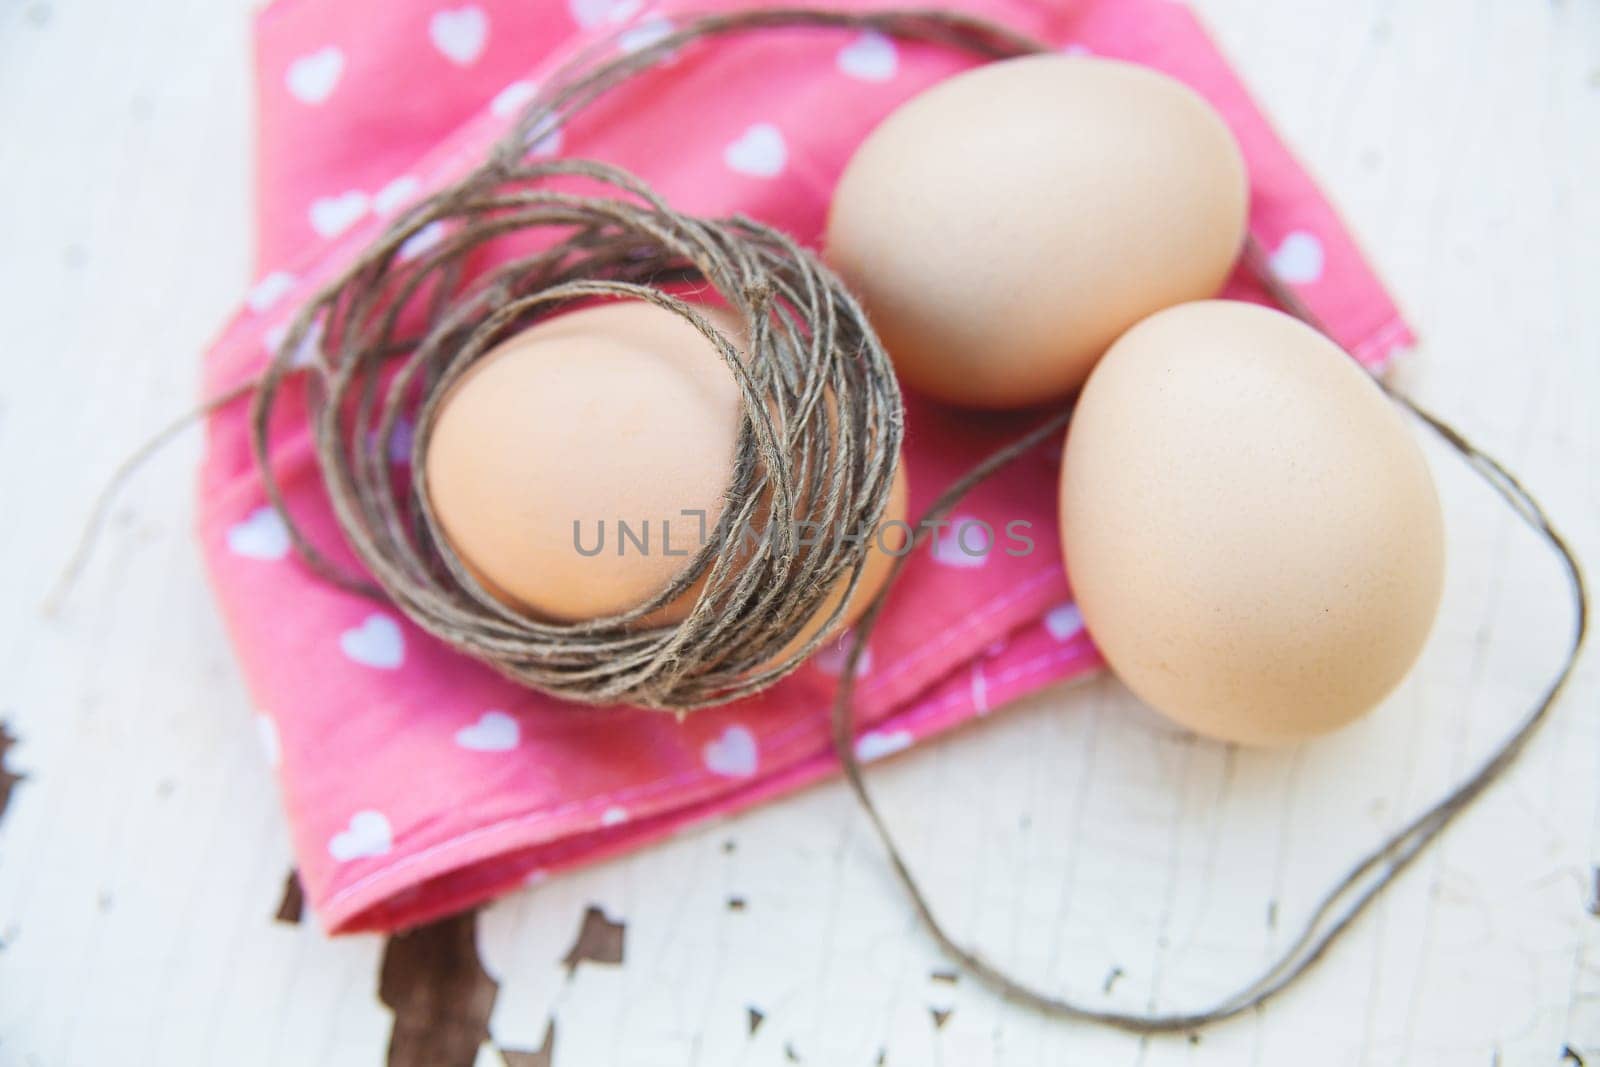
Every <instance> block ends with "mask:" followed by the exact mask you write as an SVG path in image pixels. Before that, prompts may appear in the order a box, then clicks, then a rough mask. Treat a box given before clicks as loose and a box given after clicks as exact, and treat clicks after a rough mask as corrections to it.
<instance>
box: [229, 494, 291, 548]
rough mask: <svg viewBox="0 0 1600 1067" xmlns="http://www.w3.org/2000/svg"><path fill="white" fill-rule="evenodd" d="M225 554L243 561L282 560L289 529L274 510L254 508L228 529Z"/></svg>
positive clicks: (286, 545) (287, 544)
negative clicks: (238, 557)
mask: <svg viewBox="0 0 1600 1067" xmlns="http://www.w3.org/2000/svg"><path fill="white" fill-rule="evenodd" d="M228 551H229V552H232V553H233V554H234V555H236V556H243V557H244V558H245V559H262V560H276V559H282V558H283V557H284V556H287V555H288V554H289V528H288V527H287V526H285V525H284V524H283V516H281V515H279V514H278V513H277V511H275V510H274V509H272V508H269V507H261V508H256V509H255V510H254V511H252V512H251V513H250V514H248V515H246V516H245V517H244V518H243V519H240V520H239V521H238V522H236V523H234V524H233V525H232V526H230V527H228Z"/></svg>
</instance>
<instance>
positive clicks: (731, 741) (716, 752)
mask: <svg viewBox="0 0 1600 1067" xmlns="http://www.w3.org/2000/svg"><path fill="white" fill-rule="evenodd" d="M700 754H701V756H702V757H704V759H705V763H706V770H708V771H710V772H711V773H712V774H720V775H722V776H723V777H724V778H748V777H750V776H751V775H752V774H755V773H756V768H757V767H758V766H759V765H760V758H759V755H758V754H757V752H756V739H755V735H754V734H752V733H751V732H750V731H749V730H747V729H745V728H744V727H743V726H730V727H728V728H727V729H726V730H724V731H722V736H721V737H719V738H717V739H716V740H715V741H710V742H707V743H706V746H705V748H703V749H701V752H700Z"/></svg>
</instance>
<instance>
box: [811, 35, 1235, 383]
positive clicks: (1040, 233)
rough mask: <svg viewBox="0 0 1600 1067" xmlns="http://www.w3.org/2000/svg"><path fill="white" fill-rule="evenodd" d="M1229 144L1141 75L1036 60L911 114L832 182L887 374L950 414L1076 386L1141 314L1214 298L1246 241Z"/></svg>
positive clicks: (841, 244)
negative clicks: (947, 407)
mask: <svg viewBox="0 0 1600 1067" xmlns="http://www.w3.org/2000/svg"><path fill="white" fill-rule="evenodd" d="M1247 207H1248V188H1247V178H1246V172H1245V167H1244V161H1243V158H1242V157H1241V155H1240V153H1239V149H1238V146H1237V144H1236V143H1235V141H1234V139H1233V136H1232V134H1231V132H1230V131H1229V130H1228V128H1227V126H1226V125H1225V124H1224V123H1223V121H1222V119H1221V118H1220V117H1219V116H1218V115H1217V114H1216V113H1215V112H1214V111H1213V110H1212V109H1211V107H1210V105H1208V104H1207V103H1206V102H1205V101H1204V100H1203V99H1202V98H1201V97H1200V96H1199V95H1198V94H1197V93H1195V92H1194V91H1193V90H1191V89H1189V88H1188V87H1187V86H1185V85H1183V84H1182V83H1181V82H1178V81H1176V80H1175V79H1173V78H1170V77H1168V76H1166V75H1164V74H1160V73H1158V72H1156V71H1153V70H1150V69H1148V68H1145V67H1141V66H1138V65H1136V64H1132V63H1125V62H1120V61H1116V60H1109V59H1098V58H1088V57H1066V56H1054V55H1052V56H1030V57H1026V58H1021V59H1013V60H1007V61H1004V62H999V63H992V64H988V65H986V66H982V67H978V68H976V69H974V70H971V71H968V72H966V73H963V74H960V75H957V76H956V77H954V78H951V79H949V80H947V81H945V82H942V83H940V84H939V85H937V86H935V87H934V88H932V89H931V90H929V91H928V92H925V93H922V94H920V95H919V96H916V97H914V98H913V99H912V100H910V101H909V102H907V103H906V104H905V105H904V106H902V107H901V108H899V109H898V110H896V111H895V112H894V113H892V114H891V115H890V116H889V117H888V118H887V119H886V120H885V121H884V122H883V123H881V124H880V125H879V126H878V127H877V128H876V129H875V130H873V132H872V133H871V134H870V135H869V136H868V137H867V138H866V140H865V141H864V142H863V143H862V144H861V146H860V148H859V149H858V150H857V151H856V153H855V155H854V156H853V157H852V158H851V160H850V162H849V164H848V165H847V166H846V168H845V171H844V173H843V175H842V176H841V178H840V181H839V184H838V187H837V189H836V190H835V192H834V198H833V202H832V206H831V209H830V213H829V218H828V226H827V234H826V239H825V255H826V258H827V260H828V262H829V263H830V264H831V265H832V266H833V267H834V269H835V270H837V271H838V272H839V273H840V274H841V275H842V276H843V277H844V279H845V280H846V281H847V282H848V283H849V285H850V286H851V287H852V288H853V289H854V290H855V291H856V292H857V294H858V295H859V296H860V297H861V299H862V302H863V304H864V306H865V307H866V309H867V312H868V314H869V316H870V317H871V319H872V322H873V325H874V326H875V327H876V328H877V330H878V332H879V334H880V335H881V336H882V338H883V340H884V343H885V344H886V346H887V348H888V350H889V353H890V355H891V356H892V358H893V359H894V363H895V369H896V371H897V372H898V373H899V375H900V377H901V379H902V381H903V382H905V383H906V384H907V385H909V386H910V387H912V388H914V389H916V390H919V391H921V392H923V393H926V394H928V395H930V396H932V397H935V398H937V399H939V400H943V401H946V402H949V403H954V404H960V405H966V406H972V407H982V408H1013V407H1023V406H1028V405H1033V404H1039V403H1042V402H1045V401H1049V400H1052V399H1056V398H1059V397H1061V396H1064V395H1065V394H1067V393H1069V392H1071V391H1072V390H1074V389H1076V388H1077V387H1078V386H1079V385H1080V384H1081V383H1082V382H1083V380H1084V378H1085V377H1086V376H1087V374H1088V372H1089V369H1090V367H1091V366H1092V365H1093V363H1094V361H1095V359H1097V358H1098V357H1099V356H1100V355H1101V353H1102V352H1104V350H1105V349H1106V347H1107V346H1108V345H1110V344H1111V342H1112V341H1113V340H1115V339H1116V338H1117V336H1118V335H1120V334H1121V333H1122V332H1123V331H1124V330H1126V329H1127V328H1128V327H1129V326H1132V325H1133V324H1134V323H1135V322H1137V321H1139V320H1140V319H1141V318H1143V317H1145V316H1146V315H1149V314H1151V313H1152V312H1155V311H1158V310H1160V309H1161V308H1164V307H1169V306H1171V305H1173V304H1178V303H1182V302H1184V301H1191V300H1196V299H1200V298H1203V297H1208V296H1211V295H1213V294H1215V293H1216V292H1217V291H1218V290H1219V289H1220V288H1221V286H1222V285H1223V283H1224V282H1225V281H1226V279H1227V277H1228V274H1229V272H1230V271H1231V269H1232V266H1233V263H1234V260H1235V259H1236V258H1237V255H1238V252H1239V248H1240V245H1241V243H1242V241H1243V237H1244V232H1245V216H1246V211H1247Z"/></svg>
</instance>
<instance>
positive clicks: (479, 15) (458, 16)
mask: <svg viewBox="0 0 1600 1067" xmlns="http://www.w3.org/2000/svg"><path fill="white" fill-rule="evenodd" d="M428 39H429V40H431V41H432V42H433V47H435V48H437V49H438V50H439V53H440V54H441V55H443V56H444V57H445V58H446V59H448V60H449V61H450V62H452V63H454V64H455V65H456V66H458V67H470V66H472V64H473V63H475V62H477V59H478V57H479V56H481V55H483V46H484V45H486V44H488V43H489V16H488V15H487V14H485V13H484V10H483V8H481V7H473V6H470V5H469V6H467V7H458V8H456V9H454V10H445V11H440V12H437V13H435V14H434V16H433V18H431V19H429V20H428Z"/></svg>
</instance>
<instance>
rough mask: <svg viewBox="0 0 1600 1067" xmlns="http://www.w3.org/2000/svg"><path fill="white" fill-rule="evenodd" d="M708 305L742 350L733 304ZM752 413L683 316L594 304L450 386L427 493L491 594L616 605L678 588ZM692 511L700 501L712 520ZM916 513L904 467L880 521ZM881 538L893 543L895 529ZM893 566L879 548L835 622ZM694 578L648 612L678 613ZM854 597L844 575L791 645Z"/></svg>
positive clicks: (593, 613)
mask: <svg viewBox="0 0 1600 1067" xmlns="http://www.w3.org/2000/svg"><path fill="white" fill-rule="evenodd" d="M697 310H698V311H700V313H701V314H703V315H704V316H705V317H706V318H707V319H708V320H709V321H710V323H711V324H712V326H713V327H714V328H716V329H717V330H718V331H720V332H721V333H723V334H724V335H725V336H727V337H728V339H729V340H730V341H732V342H733V343H734V345H735V346H736V347H737V348H741V349H742V348H743V345H744V337H743V326H742V323H741V322H740V321H739V320H738V318H737V316H735V315H734V314H733V313H732V312H730V311H728V310H726V309H724V308H721V307H714V306H708V307H700V308H698V309H697ZM742 419H743V410H742V397H741V395H740V392H739V388H738V385H737V384H736V382H735V380H734V377H733V373H732V371H731V370H730V369H729V368H728V366H727V364H726V363H725V362H724V361H723V358H722V356H721V355H720V354H719V352H718V351H717V349H716V347H715V346H714V345H713V343H712V342H711V341H710V340H709V339H707V338H706V337H705V336H704V335H703V334H701V333H700V332H699V331H698V330H697V329H696V328H695V327H694V326H693V325H692V324H691V323H689V322H688V321H687V320H686V319H684V318H683V317H682V316H679V315H677V314H675V313H673V312H671V311H668V310H666V309H664V308H660V307H657V306H655V305H653V304H649V303H645V302H643V301H631V300H629V301H615V302H610V303H604V304H598V305H594V306H591V307H587V308H583V309H580V310H577V311H572V312H567V313H564V314H562V315H560V316H558V317H555V318H552V319H549V320H547V321H545V322H541V323H539V324H536V325H535V326H533V327H531V328H529V329H527V330H525V331H523V332H522V333H519V334H517V335H515V336H514V337H511V338H510V339H508V340H506V341H504V342H503V343H502V344H500V345H499V346H498V347H497V348H495V349H494V350H492V351H491V352H489V353H487V354H486V355H485V356H484V357H483V358H482V359H481V360H480V361H479V362H478V363H477V364H476V365H475V366H473V367H472V369H471V370H469V371H468V372H467V373H466V374H465V375H463V377H462V379H461V380H460V381H459V382H457V383H456V385H455V386H453V387H452V389H451V392H450V393H449V394H448V395H447V396H446V397H445V398H444V400H443V401H442V403H441V406H440V409H439V412H438V414H437V417H436V419H435V421H434V425H433V429H432V436H431V438H430V440H429V444H428V448H427V455H426V466H425V471H426V485H427V491H428V497H429V500H430V502H431V506H432V508H433V512H434V515H435V518H436V519H437V521H438V524H439V526H440V528H441V530H442V532H443V533H444V535H445V537H446V539H447V540H448V541H449V543H450V546H451V547H452V549H453V550H454V551H455V552H456V554H457V555H458V556H459V557H460V559H461V560H462V562H463V563H464V564H465V565H466V566H467V568H468V570H470V571H471V572H472V573H473V575H474V576H475V577H476V578H478V580H479V581H480V582H482V583H483V584H484V587H485V589H486V590H487V591H488V592H490V593H491V594H493V595H494V596H496V597H498V598H500V599H502V600H504V601H505V602H506V603H508V604H509V605H511V606H514V607H517V608H519V609H522V610H525V611H528V612H531V613H532V614H534V615H536V616H539V617H542V618H546V619H550V620H553V621H561V622H577V621H583V620H587V619H594V618H600V617H604V616H608V615H614V614H619V613H622V612H625V611H628V610H631V609H633V608H637V607H639V606H641V605H643V604H645V603H647V602H648V601H650V600H651V599H652V598H653V597H655V596H657V595H658V594H659V593H660V592H662V591H663V590H664V589H665V588H667V587H668V586H669V585H670V584H671V582H672V581H673V580H674V579H676V578H677V576H678V575H679V574H680V573H681V572H682V571H683V570H684V568H685V567H687V565H688V564H689V562H690V560H691V558H692V557H693V555H694V554H695V553H696V552H697V551H698V550H699V548H700V546H701V537H702V536H709V535H710V534H711V533H712V532H713V531H714V530H715V527H716V524H717V522H718V519H719V518H720V517H721V514H722V510H723V506H724V493H725V492H726V491H727V489H728V486H729V483H730V480H731V478H732V471H733V463H734V460H735V456H736V451H737V447H738V440H739V430H740V426H741V422H742ZM689 513H703V514H704V520H703V525H702V520H701V518H700V517H699V515H698V514H689ZM905 513H906V484H905V473H904V465H903V464H902V465H901V467H900V468H898V469H897V471H896V476H895V482H894V485H893V488H892V490H891V499H890V502H889V505H888V509H887V511H886V513H885V516H884V521H885V522H889V521H891V520H900V521H904V519H905ZM575 522H576V523H577V530H576V531H574V523H575ZM602 522H603V523H604V532H603V534H602V533H601V532H600V526H599V524H600V523H602ZM619 523H621V524H625V525H626V527H627V528H628V530H629V531H630V535H631V536H630V537H629V539H626V540H624V539H623V538H622V536H621V534H620V531H619ZM884 540H885V541H886V542H890V547H891V548H894V547H895V545H894V544H893V543H892V542H893V541H894V538H893V536H892V531H886V532H885V537H884ZM641 541H642V542H643V547H642V548H641V545H640V542H641ZM597 546H598V548H599V550H598V551H595V549H596V547H597ZM893 562H894V557H893V556H892V555H889V554H888V553H885V552H880V551H877V550H876V549H874V550H873V551H872V552H871V553H869V555H868V557H867V559H866V562H865V564H864V568H863V572H862V577H861V580H860V582H859V583H858V584H857V587H856V592H855V595H854V596H853V597H852V598H851V601H850V604H849V606H848V607H847V609H846V612H845V614H844V615H843V617H842V619H841V620H840V624H841V625H847V624H848V623H849V622H851V621H853V620H854V619H855V617H857V616H858V615H859V613H860V612H861V611H862V610H864V609H865V606H866V604H867V603H868V602H869V601H870V600H871V598H872V596H873V594H875V593H876V592H877V590H878V588H880V587H881V586H882V584H883V582H884V580H885V579H886V578H887V576H888V570H889V567H890V566H891V565H892V564H893ZM846 580H847V579H846ZM700 588H701V586H700V584H699V583H697V584H695V585H693V586H691V587H690V588H689V589H687V590H686V591H685V592H684V593H682V594H680V595H679V596H678V597H676V598H674V599H673V600H672V601H670V602H668V603H667V604H666V605H664V606H663V607H661V608H659V609H657V610H655V611H653V612H651V613H650V614H649V615H648V616H647V617H646V618H645V620H643V624H645V625H662V624H669V623H672V622H676V621H678V620H681V619H682V618H683V617H685V616H686V615H687V614H688V613H689V611H690V610H692V608H693V606H694V603H695V600H696V597H697V596H698V594H699V591H700ZM842 596H843V582H841V584H840V586H839V587H838V588H836V589H835V590H834V592H833V593H832V594H830V596H829V597H828V598H826V600H825V603H824V604H823V606H822V607H821V609H820V610H819V611H818V612H817V614H816V616H815V618H814V620H813V622H812V623H811V624H809V625H808V626H807V627H805V628H804V630H803V632H802V633H801V634H800V636H799V637H797V638H796V639H795V641H794V642H793V643H791V644H790V645H789V646H788V647H789V648H790V649H795V648H798V647H799V646H800V645H802V644H804V642H805V641H806V640H808V639H809V638H810V637H811V636H812V635H813V634H814V633H816V632H817V630H818V629H820V628H821V627H822V625H823V623H824V621H825V620H826V618H827V615H828V613H829V612H831V611H832V610H833V608H834V607H835V606H836V605H837V603H838V601H839V599H840V598H841V597H842Z"/></svg>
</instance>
